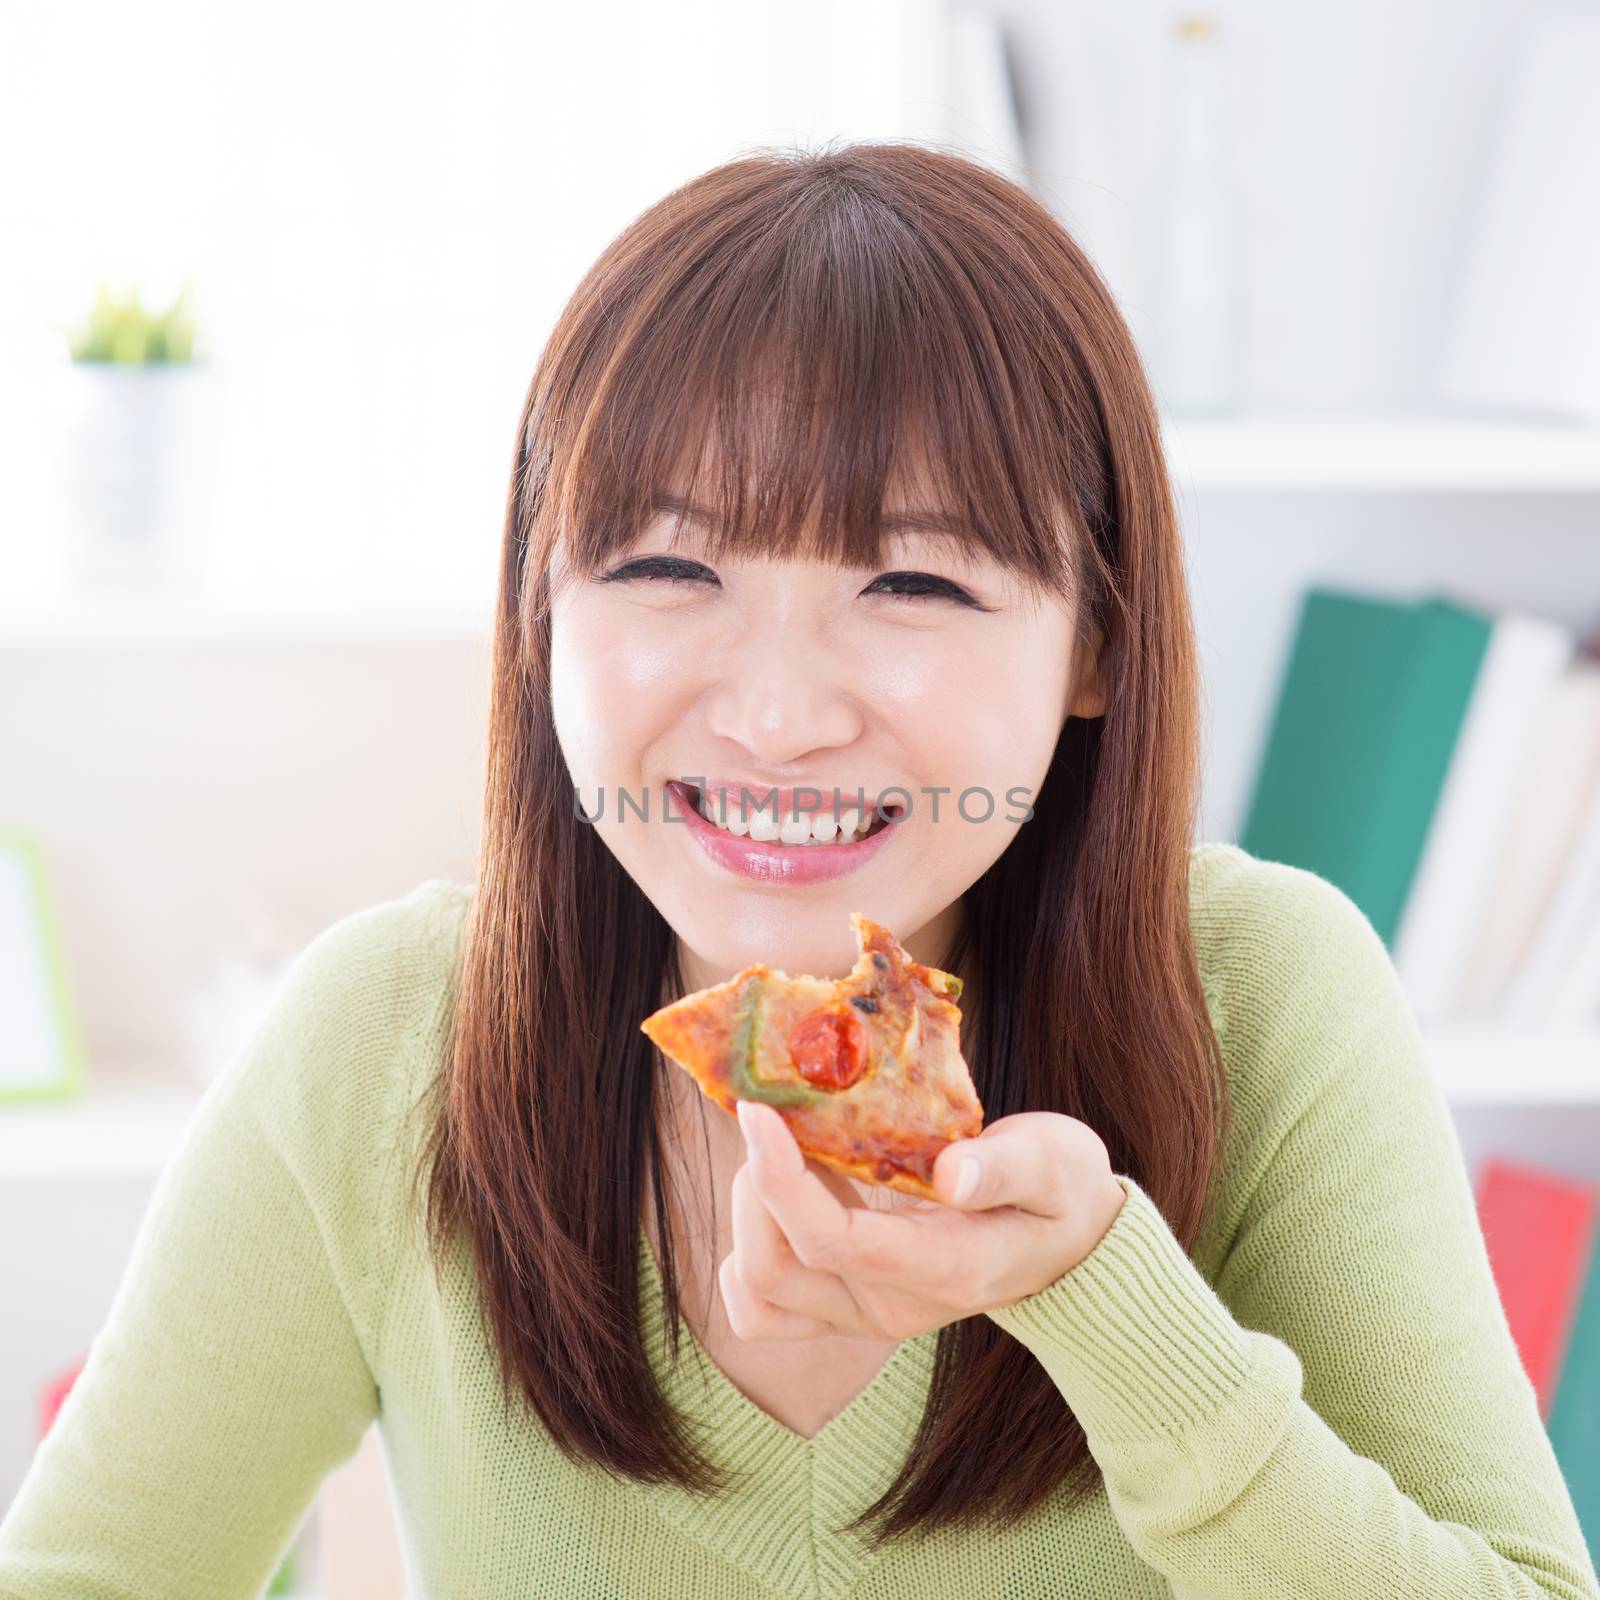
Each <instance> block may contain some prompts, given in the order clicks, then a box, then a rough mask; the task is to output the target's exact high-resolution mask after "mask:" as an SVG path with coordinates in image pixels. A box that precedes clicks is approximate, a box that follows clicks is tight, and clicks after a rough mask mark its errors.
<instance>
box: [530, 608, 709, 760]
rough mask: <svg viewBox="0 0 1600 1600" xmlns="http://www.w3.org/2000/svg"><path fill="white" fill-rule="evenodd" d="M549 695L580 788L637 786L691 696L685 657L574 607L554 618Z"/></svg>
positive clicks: (618, 622)
mask: <svg viewBox="0 0 1600 1600" xmlns="http://www.w3.org/2000/svg"><path fill="white" fill-rule="evenodd" d="M550 689H551V702H552V709H553V712H554V716H555V724H556V735H557V738H558V739H559V741H560V744H561V749H562V753H563V755H565V757H566V759H567V765H568V767H569V768H570V769H571V771H572V776H573V779H574V781H575V782H577V783H578V784H579V785H580V786H592V785H594V784H596V783H613V784H615V783H624V782H632V781H634V780H635V779H636V777H637V772H636V769H637V767H638V765H639V758H640V756H641V755H642V754H643V753H644V751H645V750H646V749H647V747H648V746H649V744H650V741H651V740H652V739H653V738H654V737H655V736H656V735H657V734H658V733H659V732H660V731H662V730H663V729H664V728H666V727H667V726H669V725H670V723H671V720H672V718H673V717H674V716H675V715H676V712H677V708H678V707H679V705H680V704H681V703H682V700H683V696H684V694H685V693H686V692H687V690H688V678H687V663H685V662H684V661H683V660H682V659H681V652H680V651H677V650H674V649H673V648H671V647H670V646H669V645H666V644H664V643H662V642H661V641H659V640H652V639H651V637H650V634H649V630H648V629H645V628H641V627H639V626H638V623H637V619H633V620H632V621H631V622H630V620H629V619H626V618H623V617H618V616H610V615H606V614H604V613H602V612H601V611H599V610H598V609H595V608H589V607H585V606H583V605H582V604H574V605H572V606H571V607H569V608H567V609H562V608H559V607H558V608H557V611H556V614H555V616H554V618H553V619H552V627H551V653H550Z"/></svg>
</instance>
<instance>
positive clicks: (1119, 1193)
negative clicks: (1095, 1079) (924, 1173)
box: [719, 1100, 1127, 1339]
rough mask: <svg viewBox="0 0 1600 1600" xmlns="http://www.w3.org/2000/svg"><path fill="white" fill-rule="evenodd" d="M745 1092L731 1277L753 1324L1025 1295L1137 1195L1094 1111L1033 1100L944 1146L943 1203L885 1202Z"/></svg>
mask: <svg viewBox="0 0 1600 1600" xmlns="http://www.w3.org/2000/svg"><path fill="white" fill-rule="evenodd" d="M738 1106H739V1125H740V1127H741V1128H742V1129H743V1130H744V1140H745V1151H746V1156H747V1159H746V1160H745V1162H744V1164H743V1165H742V1166H741V1167H740V1168H739V1170H738V1171H737V1172H736V1173H735V1174H734V1178H733V1249H732V1251H731V1252H730V1253H729V1255H728V1256H727V1258H726V1259H725V1260H724V1261H723V1263H722V1267H721V1270H720V1273H719V1281H720V1284H721V1287H722V1299H723V1304H724V1305H725V1306H726V1307H727V1311H728V1321H729V1323H730V1324H731V1325H732V1327H733V1331H734V1332H735V1333H736V1334H738V1335H739V1337H740V1338H741V1339H811V1338H815V1337H817V1336H819V1335H823V1334H848V1335H852V1336H856V1337H865V1338H878V1339H883V1338H891V1339H909V1338H914V1337H915V1336H916V1335H918V1334H920V1333H925V1332H927V1331H928V1330H929V1329H931V1328H941V1327H943V1326H944V1324H945V1323H947V1322H955V1321H957V1320H959V1319H960V1318H962V1317H970V1316H975V1315H977V1314H979V1313H981V1312H984V1311H990V1310H993V1309H994V1308H996V1307H998V1306H1005V1305H1010V1304H1012V1303H1013V1302H1015V1301H1017V1300H1021V1299H1025V1298H1026V1297H1027V1296H1028V1295H1030V1294H1033V1293H1035V1292H1036V1291H1038V1290H1040V1289H1043V1288H1046V1287H1047V1286H1048V1285H1050V1284H1052V1283H1054V1282H1055V1280H1056V1279H1057V1278H1059V1277H1060V1276H1061V1275H1062V1273H1064V1272H1069V1271H1071V1269H1072V1268H1073V1267H1075V1266H1077V1264H1078V1263H1079V1262H1080V1261H1082V1260H1083V1258H1084V1257H1085V1256H1087V1255H1088V1254H1089V1252H1090V1251H1091V1250H1093V1249H1094V1247H1095V1246H1096V1245H1097V1244H1098V1243H1099V1242H1100V1240H1101V1239H1102V1238H1103V1237H1104V1236H1105V1233H1106V1231H1107V1230H1108V1229H1109V1228H1110V1226H1111V1224H1112V1223H1113V1222H1114V1221H1115V1220H1116V1217H1117V1214H1118V1212H1120V1211H1121V1209H1122V1206H1123V1202H1124V1201H1125V1200H1126V1198H1127V1196H1126V1194H1125V1193H1124V1191H1123V1188H1122V1186H1121V1184H1119V1183H1118V1182H1117V1180H1116V1178H1115V1177H1114V1176H1113V1175H1112V1172H1111V1162H1110V1158H1109V1156H1108V1155H1107V1153H1106V1147H1105V1144H1104V1142H1103V1141H1102V1140H1101V1138H1100V1136H1099V1135H1098V1134H1097V1133H1095V1131H1094V1130H1093V1129H1092V1128H1091V1127H1089V1125H1088V1124H1087V1123H1084V1122H1080V1121H1078V1120H1077V1119H1076V1118H1075V1117H1066V1116H1061V1115H1059V1114H1058V1113H1056V1112H1053V1111H1023V1112H1018V1113H1017V1114H1016V1115H1015V1116H1010V1117H1001V1118H1000V1119H999V1120H998V1121H997V1122H992V1123H990V1124H989V1126H988V1127H986V1128H985V1129H984V1130H983V1132H982V1133H980V1134H979V1135H978V1137H977V1138H976V1139H958V1140H956V1141H955V1142H954V1143H953V1144H951V1145H950V1146H949V1147H948V1148H947V1149H945V1150H942V1151H940V1152H939V1158H938V1160H937V1161H936V1162H935V1163H934V1169H933V1181H934V1188H935V1189H936V1190H937V1191H938V1193H939V1195H940V1196H941V1197H942V1199H943V1200H944V1203H943V1204H940V1203H939V1202H937V1201H932V1200H918V1201H915V1202H914V1203H912V1204H909V1205H905V1206H901V1207H899V1208H897V1209H896V1210H893V1211H879V1210H875V1209H873V1208H870V1207H868V1206H865V1205H863V1204H862V1202H861V1198H860V1196H859V1195H858V1194H857V1193H856V1191H855V1190H854V1189H853V1188H852V1187H851V1185H850V1184H849V1183H848V1181H847V1180H846V1179H845V1178H843V1177H842V1176H840V1175H839V1174H838V1173H836V1172H833V1171H831V1170H830V1169H828V1168H826V1167H823V1166H822V1165H821V1164H820V1163H817V1162H813V1161H807V1160H806V1158H805V1156H804V1155H803V1154H802V1152H801V1150H800V1147H799V1146H798V1145H797V1144H796V1143H795V1141H794V1135H793V1134H791V1133H790V1132H789V1128H788V1125H787V1124H786V1123H785V1122H784V1120H783V1118H782V1117H781V1116H780V1115H779V1114H778V1113H777V1112H776V1111H774V1110H773V1109H772V1107H770V1106H766V1105H760V1104H757V1103H756V1102H754V1101H749V1100H741V1101H740V1102H739V1103H738Z"/></svg>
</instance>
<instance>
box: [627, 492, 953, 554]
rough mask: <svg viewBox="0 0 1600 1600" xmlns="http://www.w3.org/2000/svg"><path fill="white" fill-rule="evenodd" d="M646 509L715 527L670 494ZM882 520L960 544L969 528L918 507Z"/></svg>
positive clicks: (704, 511) (894, 529)
mask: <svg viewBox="0 0 1600 1600" xmlns="http://www.w3.org/2000/svg"><path fill="white" fill-rule="evenodd" d="M650 509H651V510H652V511H653V512H654V511H665V512H668V513H670V514H671V515H672V516H675V517H677V518H679V519H680V520H681V521H687V522H698V523H700V524H701V525H702V526H703V527H706V528H713V527H715V526H716V524H717V518H716V516H715V514H714V513H713V512H712V511H710V510H709V509H708V508H707V507H705V506H699V505H695V504H694V503H693V502H692V501H688V500H683V499H680V498H679V497H678V496H677V495H673V494H661V495H657V496H656V497H655V499H654V500H652V501H651V503H650ZM882 521H883V529H884V532H885V533H926V534H931V535H932V536H934V537H935V538H939V539H951V540H955V541H958V542H962V543H964V542H965V537H966V534H967V532H968V529H969V524H968V523H966V522H965V521H964V520H963V519H962V518H960V517H957V516H953V515H951V514H950V513H949V512H946V511H931V510H924V509H920V508H914V509H912V510H909V511H887V512H885V513H884V515H883V518H882Z"/></svg>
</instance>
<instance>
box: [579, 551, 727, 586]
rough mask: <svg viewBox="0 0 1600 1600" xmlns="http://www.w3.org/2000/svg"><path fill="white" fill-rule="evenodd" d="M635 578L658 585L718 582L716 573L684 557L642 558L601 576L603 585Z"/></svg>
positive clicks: (627, 562)
mask: <svg viewBox="0 0 1600 1600" xmlns="http://www.w3.org/2000/svg"><path fill="white" fill-rule="evenodd" d="M634 578H643V579H646V580H650V581H654V582H657V583H702V582H704V581H705V580H706V579H710V581H711V582H712V583H715V582H716V581H717V575H716V573H714V572H713V571H712V570H711V569H710V568H709V567H705V566H702V565H701V564H700V563H699V562H698V561H689V560H686V559H685V558H684V557H683V556H640V557H639V558H638V559H637V560H636V561H625V562H623V564H622V565H621V566H620V567H613V568H612V569H611V570H610V571H609V572H603V573H601V575H600V581H601V582H602V583H627V582H629V581H630V580H632V579H634Z"/></svg>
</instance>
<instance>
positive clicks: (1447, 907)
mask: <svg viewBox="0 0 1600 1600" xmlns="http://www.w3.org/2000/svg"><path fill="white" fill-rule="evenodd" d="M1575 648H1576V646H1575V641H1574V640H1573V637H1572V635H1571V634H1570V633H1569V632H1568V631H1567V630H1566V629H1565V628H1564V627H1562V626H1561V624H1560V623H1557V622H1551V621H1549V620H1548V619H1546V618H1543V617H1535V616H1529V615H1527V614H1525V613H1522V612H1517V611H1507V612H1502V613H1501V614H1499V615H1498V616H1496V617H1495V619H1494V623H1493V626H1492V628H1491V630H1490V634H1489V643H1488V647H1487V649H1486V650H1485V651H1484V656H1483V661H1482V662H1481V663H1480V665H1479V667H1478V675H1477V678H1476V680H1475V681H1474V683H1473V687H1472V693H1471V695H1470V697H1469V698H1468V702H1467V710H1466V714H1465V716H1464V717H1463V719H1462V724H1461V729H1460V732H1459V733H1458V734H1457V737H1456V742H1455V748H1454V750H1453V751H1452V752H1451V756H1450V762H1449V766H1448V768H1447V769H1446V772H1445V779H1444V785H1443V787H1442V789H1441V791H1440V794H1439V800H1438V804H1437V805H1436V806H1435V808H1434V814H1433V820H1432V822H1431V823H1430V825H1429V828H1428V837H1427V840H1426V841H1425V843H1424V845H1423V849H1422V859H1421V860H1420V861H1419V862H1418V864H1417V871H1416V874H1415V876H1414V877H1413V879H1412V882H1411V887H1410V889H1409V891H1408V892H1407V894H1406V902H1405V906H1404V908H1403V909H1402V911H1401V917H1400V925H1399V927H1398V929H1397V930H1396V934H1395V943H1394V963H1395V967H1396V970H1397V971H1398V972H1399V974H1400V979H1401V982H1402V983H1403V985H1404V987H1405V990H1406V995H1407V998H1408V999H1409V1000H1410V1002H1411V1005H1412V1008H1413V1010H1415V1012H1416V1014H1417V1016H1418V1018H1419V1019H1420V1020H1422V1021H1438V1020H1443V1019H1447V1018H1448V1017H1449V1016H1450V1015H1451V1006H1452V1004H1453V1002H1454V1000H1455V996H1456V992H1457V990H1458V989H1459V988H1460V985H1461V974H1462V972H1463V971H1464V970H1465V967H1466V963H1467V960H1468V958H1469V956H1470V954H1471V950H1472V943H1473V939H1474V937H1475V935H1476V933H1477V930H1478V928H1479V926H1480V925H1481V919H1482V916H1483V913H1484V907H1485V904H1486V902H1487V900H1488V898H1489V893H1490V890H1491V888H1492V885H1493V882H1494V871H1495V864H1496V862H1497V861H1498V859H1499V857H1500V853H1501V851H1502V849H1503V848H1504V846H1505V841H1506V839H1507V837H1508V834H1509V831H1510V827H1511V821H1512V817H1513V815H1514V813H1515V809H1516V802H1517V798H1518V793H1519V790H1520V788H1521V783H1522V775H1523V773H1524V772H1525V771H1526V770H1527V767H1528V763H1529V760H1530V758H1531V757H1532V754H1533V750H1534V746H1535V744H1536V742H1537V739H1538V736H1539V731H1540V726H1541V722H1542V720H1543V718H1544V717H1545V715H1547V713H1548V710H1549V707H1550V704H1551V703H1552V701H1553V700H1554V699H1555V696H1556V694H1557V691H1558V690H1559V688H1560V685H1561V680H1562V678H1563V676H1564V675H1565V673H1566V671H1567V668H1568V667H1569V665H1570V664H1571V662H1572V659H1573V653H1574V650H1575Z"/></svg>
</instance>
